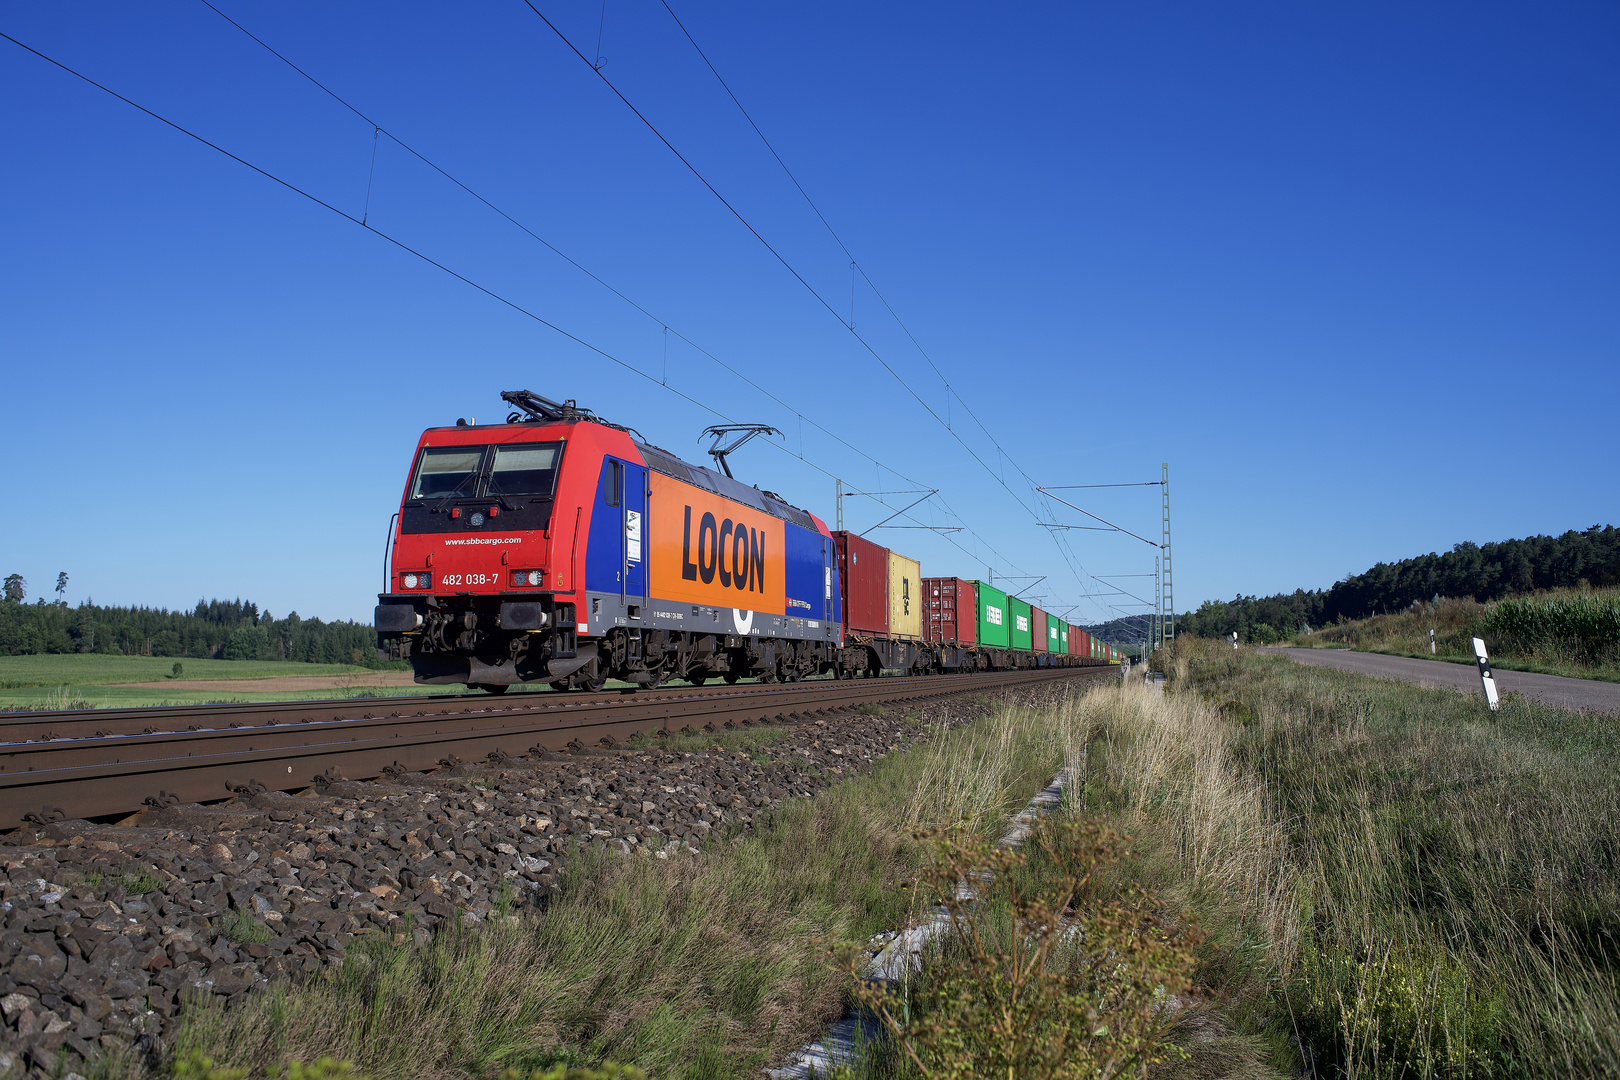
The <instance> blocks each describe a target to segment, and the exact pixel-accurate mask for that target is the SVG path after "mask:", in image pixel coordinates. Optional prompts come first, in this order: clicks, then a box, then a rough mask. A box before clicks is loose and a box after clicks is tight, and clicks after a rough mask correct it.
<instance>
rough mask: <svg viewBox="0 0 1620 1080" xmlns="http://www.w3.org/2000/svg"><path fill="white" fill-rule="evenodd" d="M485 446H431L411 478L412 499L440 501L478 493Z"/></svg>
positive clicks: (417, 464)
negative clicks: (479, 471) (479, 472)
mask: <svg viewBox="0 0 1620 1080" xmlns="http://www.w3.org/2000/svg"><path fill="white" fill-rule="evenodd" d="M483 457H484V448H483V447H482V446H445V447H438V448H434V447H429V448H428V449H426V450H423V451H422V457H421V460H419V461H418V462H417V463H416V475H415V476H414V477H412V478H411V489H410V490H411V493H410V495H409V496H408V498H411V499H438V498H443V497H445V496H447V495H466V496H469V497H471V496H475V495H477V494H478V465H479V463H480V462H481V461H482V460H483Z"/></svg>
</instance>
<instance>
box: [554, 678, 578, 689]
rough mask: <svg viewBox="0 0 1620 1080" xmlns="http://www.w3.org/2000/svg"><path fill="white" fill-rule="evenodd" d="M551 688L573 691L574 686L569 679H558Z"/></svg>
mask: <svg viewBox="0 0 1620 1080" xmlns="http://www.w3.org/2000/svg"><path fill="white" fill-rule="evenodd" d="M551 688H552V689H553V690H571V689H573V684H572V683H570V682H569V681H568V680H567V679H558V680H557V681H556V682H554V683H552V684H551Z"/></svg>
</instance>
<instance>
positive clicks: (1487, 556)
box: [1176, 525, 1620, 644]
mask: <svg viewBox="0 0 1620 1080" xmlns="http://www.w3.org/2000/svg"><path fill="white" fill-rule="evenodd" d="M1615 585H1620V529H1616V528H1615V527H1614V526H1613V525H1603V526H1599V525H1594V526H1592V527H1591V528H1590V529H1587V530H1585V531H1584V532H1576V531H1574V530H1571V531H1569V532H1566V533H1564V534H1563V535H1562V536H1528V537H1525V538H1523V539H1520V540H1503V541H1500V542H1498V543H1491V544H1473V543H1461V544H1458V545H1457V546H1455V547H1453V548H1452V549H1451V550H1450V551H1448V552H1445V553H1443V554H1435V553H1433V552H1431V553H1429V554H1427V555H1419V556H1417V557H1415V558H1411V559H1402V560H1401V561H1400V562H1394V563H1378V564H1377V565H1375V566H1373V567H1372V568H1370V569H1368V570H1366V571H1363V572H1362V573H1360V574H1351V575H1350V576H1349V577H1346V578H1345V579H1344V580H1343V581H1339V582H1336V583H1334V585H1333V586H1332V587H1331V588H1327V589H1314V590H1310V591H1306V590H1304V589H1295V590H1294V591H1293V592H1292V593H1277V594H1276V595H1274V596H1258V597H1257V596H1243V595H1239V596H1236V597H1234V598H1232V599H1231V600H1208V601H1205V602H1204V603H1203V604H1202V605H1200V606H1199V608H1198V610H1197V611H1193V612H1189V613H1187V614H1185V615H1181V616H1178V617H1177V620H1176V631H1177V633H1187V634H1196V635H1198V636H1199V637H1226V636H1228V635H1230V634H1231V633H1232V632H1233V631H1236V632H1237V634H1238V637H1239V638H1240V639H1241V640H1243V641H1255V642H1259V643H1261V644H1265V643H1268V642H1270V641H1275V640H1278V639H1280V638H1284V637H1290V636H1292V635H1293V634H1294V633H1295V632H1296V631H1298V630H1299V629H1300V628H1301V627H1302V626H1310V627H1321V626H1326V625H1328V624H1330V623H1336V622H1342V621H1345V620H1349V619H1364V618H1367V617H1368V616H1370V615H1378V614H1383V613H1388V612H1395V611H1401V610H1404V609H1406V608H1409V607H1411V606H1412V604H1414V603H1416V602H1417V601H1420V600H1433V599H1435V598H1437V597H1438V598H1442V599H1445V598H1449V599H1454V600H1455V599H1465V598H1468V599H1474V600H1478V601H1480V602H1482V603H1483V602H1486V601H1490V600H1500V599H1502V598H1504V597H1508V596H1517V595H1521V594H1524V593H1531V592H1536V591H1539V590H1542V589H1573V588H1582V587H1586V586H1591V587H1593V588H1603V587H1606V586H1615Z"/></svg>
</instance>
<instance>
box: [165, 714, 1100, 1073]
mask: <svg viewBox="0 0 1620 1080" xmlns="http://www.w3.org/2000/svg"><path fill="white" fill-rule="evenodd" d="M1052 716H1053V710H1051V709H1049V708H1044V707H1006V706H1003V707H999V708H996V709H994V710H992V711H991V713H990V714H989V715H988V716H986V717H984V718H983V719H980V720H978V721H976V722H974V723H972V724H969V725H964V726H961V727H957V728H953V729H941V730H937V731H936V732H935V733H934V737H933V738H932V739H931V740H929V741H928V742H927V743H925V744H923V745H922V746H920V747H918V748H917V749H915V750H913V751H911V752H908V753H903V754H893V755H890V756H888V757H886V758H884V759H882V760H881V761H879V762H878V763H877V764H876V765H875V766H874V768H873V770H872V771H871V772H870V773H868V774H866V775H864V776H860V777H856V778H853V779H851V780H848V781H846V782H844V783H841V784H838V785H837V786H835V787H833V788H832V789H830V790H829V791H827V792H825V793H823V794H822V795H820V796H818V797H817V798H815V799H814V800H809V799H804V800H792V801H790V802H788V803H785V804H784V805H783V806H782V807H781V808H780V809H779V810H778V811H776V812H775V813H774V814H773V815H772V816H771V818H770V819H769V820H768V821H761V822H760V823H759V824H758V825H757V826H756V827H755V828H754V829H752V830H749V831H747V832H744V833H740V834H737V835H733V836H730V837H722V838H719V839H718V840H716V841H713V842H711V843H710V844H709V845H708V846H707V847H706V848H705V850H704V851H703V853H702V855H700V856H697V857H692V858H686V859H676V860H669V861H664V860H658V859H653V858H642V857H630V858H618V857H604V858H599V859H596V860H594V861H591V860H587V859H585V858H583V857H576V858H574V859H571V860H569V872H568V874H567V877H566V879H565V881H564V882H563V885H562V890H561V893H560V895H559V896H558V898H557V899H556V901H555V902H554V903H553V904H552V905H551V906H550V907H549V908H548V910H547V911H546V912H545V913H544V914H543V915H541V916H539V917H537V918H533V919H529V918H522V919H518V918H512V919H508V920H505V921H501V922H496V923H495V924H494V925H484V926H477V927H472V926H468V927H463V928H460V929H454V930H450V931H446V932H442V933H440V934H439V935H438V936H437V937H436V939H435V940H434V941H433V942H432V943H431V944H430V945H429V946H427V947H426V948H423V949H413V948H410V947H408V946H406V945H395V944H391V943H388V942H381V941H377V942H362V943H357V944H356V945H355V946H354V947H352V948H351V949H350V951H349V953H348V956H347V958H346V959H345V960H344V961H343V963H342V964H341V966H340V967H338V968H337V969H336V970H334V971H333V972H331V973H330V975H329V977H327V978H324V979H321V980H318V981H316V982H313V983H311V984H308V985H306V986H304V987H303V988H300V989H297V990H285V989H283V990H279V991H275V992H272V993H270V994H267V995H265V996H263V997H262V998H260V999H258V1000H256V1001H250V1002H249V1003H248V1004H247V1005H246V1006H245V1007H241V1008H236V1009H231V1010H228V1011H226V1010H220V1009H217V1008H202V1009H198V1010H196V1011H194V1012H192V1013H190V1014H189V1015H188V1017H187V1019H186V1023H185V1026H184V1028H183V1031H182V1034H181V1036H180V1038H179V1040H178V1046H177V1047H176V1049H177V1050H178V1051H179V1052H180V1053H182V1054H186V1053H191V1052H193V1051H195V1052H198V1053H202V1054H205V1055H206V1056H207V1057H209V1058H210V1059H212V1060H214V1061H218V1062H225V1063H229V1064H230V1065H231V1066H233V1067H245V1068H248V1069H250V1070H252V1071H253V1073H254V1074H255V1075H259V1074H264V1073H266V1072H268V1070H270V1069H272V1068H274V1067H275V1066H277V1065H278V1064H279V1063H281V1062H283V1061H287V1060H290V1059H298V1060H311V1059H314V1058H317V1057H320V1056H323V1055H333V1056H335V1057H337V1058H339V1059H343V1060H346V1061H349V1062H352V1063H353V1064H354V1065H355V1067H356V1068H357V1069H358V1070H360V1071H362V1072H364V1073H366V1074H369V1075H370V1076H372V1077H374V1078H375V1080H392V1078H396V1077H397V1078H405V1077H412V1078H415V1077H447V1078H448V1077H457V1078H459V1077H482V1076H487V1075H490V1074H492V1073H494V1072H499V1071H500V1070H502V1069H506V1068H517V1069H532V1068H536V1067H542V1066H547V1065H551V1064H554V1063H559V1062H564V1063H572V1062H586V1061H598V1060H603V1059H612V1060H614V1061H617V1062H621V1063H628V1064H634V1065H636V1066H639V1067H641V1068H644V1069H646V1070H647V1071H648V1072H650V1073H651V1074H652V1075H654V1076H657V1077H660V1078H664V1077H694V1078H696V1077H703V1078H709V1077H716V1078H718V1077H741V1076H752V1075H757V1071H758V1070H759V1068H760V1067H762V1066H764V1065H767V1064H769V1063H771V1062H773V1061H775V1060H779V1059H781V1058H782V1057H784V1056H785V1055H786V1054H787V1053H788V1052H790V1051H792V1050H795V1049H797V1048H798V1047H799V1046H801V1045H803V1043H805V1042H807V1041H808V1040H809V1039H810V1038H811V1037H813V1036H814V1035H815V1034H817V1033H818V1032H819V1031H820V1030H821V1028H822V1026H823V1024H824V1023H825V1022H827V1021H828V1020H830V1019H832V1018H833V1017H835V1016H837V1015H838V1014H839V1013H840V1012H841V1010H842V1009H843V1007H844V1002H845V995H846V990H847V985H846V983H845V982H844V981H842V980H840V979H839V977H838V976H837V973H836V972H834V971H833V970H832V969H830V968H829V967H828V966H827V964H826V962H825V961H826V948H827V945H828V944H829V943H835V942H860V941H865V940H867V939H868V938H870V937H871V936H872V935H873V934H875V933H877V932H878V931H881V930H885V929H891V928H897V927H900V926H904V925H905V924H906V923H907V922H908V921H909V919H910V918H911V916H912V914H913V912H914V908H915V906H916V902H915V901H914V900H913V893H914V890H912V889H911V888H909V885H910V883H911V882H912V881H913V880H914V878H915V877H916V874H917V872H918V869H919V867H920V858H921V856H920V851H919V848H918V845H917V844H916V842H915V841H914V840H913V839H911V835H910V827H911V825H912V824H913V823H915V822H918V821H935V820H962V821H966V822H969V823H970V824H971V825H972V826H973V827H975V828H977V829H980V830H994V829H996V828H999V826H1000V823H1001V821H1002V819H1003V818H1004V816H1005V814H1006V813H1007V812H1008V811H1010V810H1011V809H1013V808H1015V807H1017V806H1021V805H1022V804H1023V803H1024V801H1025V800H1027V799H1028V798H1029V796H1030V795H1031V794H1032V793H1033V792H1035V791H1037V790H1039V789H1040V788H1041V787H1042V786H1043V785H1044V784H1045V783H1046V782H1047V781H1048V780H1050V778H1051V776H1052V775H1053V773H1055V772H1056V771H1057V769H1058V768H1059V767H1061V766H1062V765H1063V763H1064V762H1065V761H1066V760H1068V759H1069V758H1071V757H1072V756H1073V755H1074V754H1075V753H1076V748H1077V746H1078V742H1077V741H1076V740H1074V739H1072V738H1070V737H1069V736H1070V734H1071V733H1069V732H1066V731H1065V730H1063V729H1061V727H1059V726H1057V725H1054V723H1053V720H1052ZM741 734H742V733H726V735H728V736H731V735H738V736H740V735H741ZM748 734H750V735H752V732H749V733H748ZM708 738H710V740H711V741H713V739H712V737H708Z"/></svg>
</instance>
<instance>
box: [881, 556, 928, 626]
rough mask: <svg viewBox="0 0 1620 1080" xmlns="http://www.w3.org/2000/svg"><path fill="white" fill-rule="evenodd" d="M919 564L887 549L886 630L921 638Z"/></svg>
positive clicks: (921, 605) (920, 570)
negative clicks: (887, 591)
mask: <svg viewBox="0 0 1620 1080" xmlns="http://www.w3.org/2000/svg"><path fill="white" fill-rule="evenodd" d="M922 609H923V603H922V564H921V563H919V562H918V561H917V560H916V559H908V558H906V557H905V556H904V555H901V554H899V553H898V552H894V551H891V552H889V633H890V634H891V635H892V636H894V637H898V638H915V639H917V640H921V639H922Z"/></svg>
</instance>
